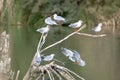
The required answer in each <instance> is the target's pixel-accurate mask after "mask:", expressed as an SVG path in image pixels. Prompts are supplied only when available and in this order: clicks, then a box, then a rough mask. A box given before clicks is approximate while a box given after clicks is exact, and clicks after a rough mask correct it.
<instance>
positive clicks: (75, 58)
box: [61, 47, 85, 66]
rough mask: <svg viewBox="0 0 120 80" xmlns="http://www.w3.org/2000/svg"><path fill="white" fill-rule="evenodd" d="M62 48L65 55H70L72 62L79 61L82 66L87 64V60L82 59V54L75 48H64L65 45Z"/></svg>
mask: <svg viewBox="0 0 120 80" xmlns="http://www.w3.org/2000/svg"><path fill="white" fill-rule="evenodd" d="M61 50H62V53H63V54H64V55H65V56H67V57H69V59H70V60H71V61H72V62H75V63H77V64H78V65H80V66H85V61H83V60H82V59H81V57H80V54H79V53H78V52H77V51H75V50H69V49H67V48H63V47H62V48H61Z"/></svg>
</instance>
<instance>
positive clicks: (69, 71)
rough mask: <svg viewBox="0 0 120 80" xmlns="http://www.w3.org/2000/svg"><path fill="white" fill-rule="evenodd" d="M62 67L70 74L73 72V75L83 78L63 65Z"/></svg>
mask: <svg viewBox="0 0 120 80" xmlns="http://www.w3.org/2000/svg"><path fill="white" fill-rule="evenodd" d="M63 68H64V69H66V70H67V71H69V72H71V73H72V74H74V75H75V76H77V77H78V78H80V79H82V80H85V79H84V78H83V77H81V76H79V75H78V74H76V73H75V72H73V71H71V70H69V69H67V68H65V67H63Z"/></svg>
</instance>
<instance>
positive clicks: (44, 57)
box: [42, 54, 55, 61]
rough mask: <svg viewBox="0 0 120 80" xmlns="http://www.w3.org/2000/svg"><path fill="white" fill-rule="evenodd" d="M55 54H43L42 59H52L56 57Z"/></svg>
mask: <svg viewBox="0 0 120 80" xmlns="http://www.w3.org/2000/svg"><path fill="white" fill-rule="evenodd" d="M54 56H55V54H50V55H47V56H42V60H44V61H52V60H53V59H54Z"/></svg>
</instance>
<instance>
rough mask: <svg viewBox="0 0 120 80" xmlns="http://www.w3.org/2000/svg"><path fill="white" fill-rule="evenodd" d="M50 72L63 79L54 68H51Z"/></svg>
mask: <svg viewBox="0 0 120 80" xmlns="http://www.w3.org/2000/svg"><path fill="white" fill-rule="evenodd" d="M50 70H51V71H52V72H53V73H54V74H55V75H57V77H58V78H59V80H62V77H61V76H60V75H59V74H58V73H57V72H56V71H55V70H54V69H52V68H50Z"/></svg>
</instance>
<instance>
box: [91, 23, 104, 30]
mask: <svg viewBox="0 0 120 80" xmlns="http://www.w3.org/2000/svg"><path fill="white" fill-rule="evenodd" d="M101 27H102V23H99V24H98V26H97V27H94V28H92V30H93V31H95V32H100V31H101V29H102V28H101Z"/></svg>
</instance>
